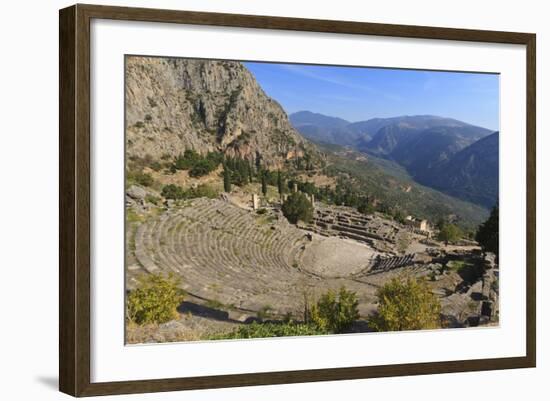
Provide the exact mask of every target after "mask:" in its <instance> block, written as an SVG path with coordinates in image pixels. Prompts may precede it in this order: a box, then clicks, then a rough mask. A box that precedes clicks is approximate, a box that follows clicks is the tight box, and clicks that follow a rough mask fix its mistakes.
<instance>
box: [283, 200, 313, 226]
mask: <svg viewBox="0 0 550 401" xmlns="http://www.w3.org/2000/svg"><path fill="white" fill-rule="evenodd" d="M282 211H283V214H284V215H285V217H286V218H287V219H288V221H290V222H291V223H293V224H296V223H297V222H298V220H301V221H303V222H305V223H309V222H310V221H311V220H312V219H313V206H312V205H311V202H310V201H309V199H308V198H307V197H306V196H305V195H304V194H303V193H301V192H293V193H291V194H290V195H289V196H288V198H286V200H285V201H284V203H283V207H282Z"/></svg>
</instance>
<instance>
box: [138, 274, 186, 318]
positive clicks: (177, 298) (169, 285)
mask: <svg viewBox="0 0 550 401" xmlns="http://www.w3.org/2000/svg"><path fill="white" fill-rule="evenodd" d="M137 280H138V284H137V287H136V288H135V289H134V290H132V291H130V292H129V294H128V298H127V316H128V319H129V320H130V321H132V322H134V323H137V324H146V323H164V322H167V321H169V320H172V319H175V318H176V317H177V316H178V313H177V307H178V306H179V304H180V303H181V302H183V299H184V293H183V291H182V290H180V289H179V288H178V285H179V280H178V279H177V278H176V277H175V276H174V275H169V276H167V277H165V276H163V275H161V274H143V275H141V276H139V277H138V279H137Z"/></svg>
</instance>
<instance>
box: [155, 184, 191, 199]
mask: <svg viewBox="0 0 550 401" xmlns="http://www.w3.org/2000/svg"><path fill="white" fill-rule="evenodd" d="M160 194H161V195H162V197H163V198H165V199H183V198H185V190H184V189H183V188H182V187H180V186H177V185H174V184H168V185H165V186H164V187H163V188H162V191H161V193H160Z"/></svg>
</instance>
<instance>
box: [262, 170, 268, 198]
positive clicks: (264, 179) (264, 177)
mask: <svg viewBox="0 0 550 401" xmlns="http://www.w3.org/2000/svg"><path fill="white" fill-rule="evenodd" d="M262 194H263V195H264V196H266V195H267V171H265V170H264V171H262Z"/></svg>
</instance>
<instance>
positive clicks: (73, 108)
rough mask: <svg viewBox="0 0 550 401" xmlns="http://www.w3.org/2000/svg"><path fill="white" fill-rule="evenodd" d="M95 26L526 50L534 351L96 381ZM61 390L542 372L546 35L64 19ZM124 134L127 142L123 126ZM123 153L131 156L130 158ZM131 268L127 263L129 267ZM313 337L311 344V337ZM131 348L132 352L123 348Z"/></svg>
mask: <svg viewBox="0 0 550 401" xmlns="http://www.w3.org/2000/svg"><path fill="white" fill-rule="evenodd" d="M94 20H108V21H127V22H140V23H161V24H185V25H191V26H199V27H218V28H220V27H221V28H240V29H251V30H252V29H254V30H274V31H283V32H286V33H287V34H288V35H292V34H293V33H298V32H302V33H303V32H308V33H309V34H310V35H322V34H342V35H356V36H358V37H362V36H370V37H376V38H402V39H430V40H438V41H454V42H456V43H464V42H472V43H473V42H477V43H491V44H503V45H520V46H524V47H525V54H526V58H525V60H524V62H525V71H526V82H525V89H526V92H525V100H526V105H525V107H526V119H525V122H524V124H525V134H526V135H525V143H526V151H527V152H526V155H525V160H526V166H525V168H526V176H525V180H526V181H525V182H526V194H525V202H526V206H527V207H526V215H525V221H526V227H525V238H524V239H522V242H523V241H524V243H525V247H526V260H525V288H524V289H523V290H524V291H525V311H524V314H525V315H524V316H525V327H524V330H523V332H524V338H525V344H524V346H525V355H522V356H513V357H495V358H479V359H478V358H474V359H454V360H441V361H431V362H416V363H398V364H380V365H376V364H374V365H369V366H344V367H342V366H339V367H330V368H326V367H324V368H319V369H306V370H303V369H300V370H281V371H269V372H266V371H257V372H252V373H237V374H223V375H194V376H188V377H165V378H155V379H136V380H117V381H94V380H92V373H91V370H92V365H93V363H94V361H93V352H92V346H93V344H94V338H93V331H92V328H91V322H92V319H93V316H92V306H91V304H92V296H93V293H92V291H91V286H92V284H93V278H92V269H93V264H92V262H91V258H92V253H93V249H92V247H93V236H92V234H91V230H92V227H91V226H92V223H91V215H92V213H93V208H94V205H93V204H92V203H93V197H92V194H91V181H92V178H91V177H92V175H93V173H94V172H93V163H92V162H91V144H92V142H93V138H92V137H91V136H92V129H91V125H92V105H93V102H92V101H91V93H92V75H93V74H92V71H91V69H92V63H91V52H92V41H91V29H90V27H91V23H92V21H94ZM59 30H60V35H59V51H60V53H59V58H60V64H59V96H60V99H59V130H60V132H59V135H60V140H59V152H60V161H59V179H60V186H59V228H60V234H59V257H60V259H59V260H60V262H59V284H60V285H59V322H60V323H59V389H60V391H62V392H64V393H67V394H69V395H73V396H95V395H107V394H128V393H145V392H159V391H176V390H190V389H208V388H222V387H237V386H252V385H269V384H284V383H300V382H317V381H327V380H350V379H365V378H377V377H391V376H404V375H423V374H435V373H452V372H468V371H482V370H497V369H513V368H529V367H535V366H536V303H535V300H536V264H535V254H536V226H535V221H536V165H535V160H536V153H535V144H536V140H535V136H536V134H535V133H536V90H535V87H536V86H535V83H536V36H535V35H534V34H530V33H516V32H496V31H483V30H469V29H453V28H437V27H422V26H406V25H393V24H379V23H376V24H375V23H364V22H351V21H331V20H330V21H329V20H314V19H300V18H285V17H269V16H255V15H237V14H221V13H206V12H194V11H176V10H158V9H143V8H127V7H110V6H97V5H83V4H77V5H74V6H71V7H68V8H65V9H62V10H60V14H59ZM120 135H122V136H123V133H122V130H121V132H120ZM121 157H122V155H121ZM120 268H121V269H122V266H121V267H120ZM306 341H307V340H306ZM121 346H124V344H122V342H121Z"/></svg>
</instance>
